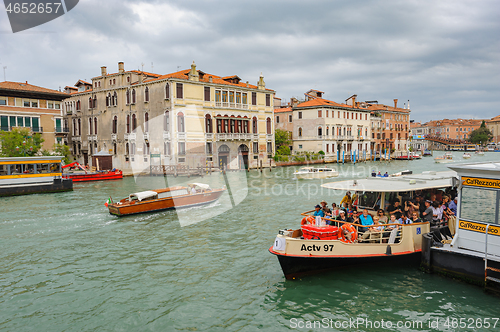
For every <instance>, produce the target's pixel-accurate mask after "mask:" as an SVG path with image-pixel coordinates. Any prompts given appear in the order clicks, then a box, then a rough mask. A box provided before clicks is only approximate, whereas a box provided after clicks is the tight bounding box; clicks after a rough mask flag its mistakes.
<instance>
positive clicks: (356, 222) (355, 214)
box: [347, 211, 367, 234]
mask: <svg viewBox="0 0 500 332" xmlns="http://www.w3.org/2000/svg"><path fill="white" fill-rule="evenodd" d="M347 221H348V222H350V223H351V224H354V225H355V226H356V230H357V231H358V233H359V234H362V233H364V232H365V231H366V230H367V228H365V227H360V226H361V220H360V219H359V215H358V212H357V211H354V212H353V213H352V216H351V217H349V218H347Z"/></svg>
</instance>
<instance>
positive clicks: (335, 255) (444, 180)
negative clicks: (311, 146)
mask: <svg viewBox="0 0 500 332" xmlns="http://www.w3.org/2000/svg"><path fill="white" fill-rule="evenodd" d="M456 183H457V179H456V173H455V172H452V171H448V172H424V173H422V174H416V175H413V174H410V175H402V176H398V177H389V178H367V179H359V180H348V181H340V182H332V183H327V184H323V185H322V187H325V188H328V189H333V190H340V191H351V192H352V191H355V192H356V194H357V196H358V206H357V207H358V211H361V210H362V209H367V210H368V211H369V213H370V214H372V216H373V215H374V214H375V213H374V212H375V211H376V210H377V209H378V208H381V209H384V208H385V207H386V206H387V204H388V202H391V201H394V200H395V199H399V200H402V199H403V198H407V197H410V198H411V197H413V196H414V195H415V194H416V191H420V190H426V189H433V188H435V189H445V188H450V187H453V186H454V185H456ZM311 212H312V211H309V212H305V213H302V214H301V216H302V217H303V219H302V220H303V222H301V223H302V224H303V225H302V226H301V228H300V229H284V230H280V231H279V232H278V235H277V236H276V239H275V241H274V244H273V246H272V247H271V248H269V252H270V253H272V254H274V255H276V256H277V258H278V260H279V262H280V265H281V269H282V270H283V274H284V275H285V277H286V278H287V279H293V278H296V277H299V276H301V275H306V274H312V273H317V272H321V271H325V270H334V269H337V268H340V267H343V266H349V265H361V266H365V265H366V264H371V263H377V264H381V263H389V264H398V263H407V262H411V261H413V262H415V263H416V264H417V265H418V264H419V262H420V255H421V250H422V234H424V233H428V232H429V231H430V224H429V222H420V223H413V224H407V225H401V224H394V223H393V224H384V225H381V226H378V227H383V230H379V231H380V232H379V234H377V233H376V232H373V234H368V235H369V237H367V238H366V239H365V240H364V241H363V240H362V239H361V241H362V242H361V241H360V238H359V237H358V233H359V231H360V225H358V224H352V223H349V222H342V221H338V220H331V219H328V218H321V217H316V218H317V219H315V218H313V217H312V216H311ZM308 218H309V219H308ZM308 221H309V222H310V223H311V224H310V225H308V224H307V222H308ZM326 223H333V224H335V223H336V224H337V226H333V225H330V226H326ZM372 235H373V238H372Z"/></svg>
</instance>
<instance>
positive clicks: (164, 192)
mask: <svg viewBox="0 0 500 332" xmlns="http://www.w3.org/2000/svg"><path fill="white" fill-rule="evenodd" d="M224 191H226V188H225V187H224V188H221V189H211V188H210V186H209V185H208V184H204V183H191V184H188V186H187V187H183V186H179V187H170V188H163V189H155V190H148V191H141V192H137V193H133V194H130V195H129V197H127V198H124V199H122V200H121V201H119V202H117V203H113V202H112V201H111V204H109V203H107V204H105V205H106V206H107V207H108V210H109V213H110V214H114V215H116V216H118V217H121V216H125V215H131V214H137V213H146V212H155V211H162V210H169V209H174V208H175V209H177V208H187V207H193V206H199V205H205V204H210V203H213V202H215V201H216V200H218V199H219V197H221V195H222V194H223V193H224ZM110 199H111V198H110Z"/></svg>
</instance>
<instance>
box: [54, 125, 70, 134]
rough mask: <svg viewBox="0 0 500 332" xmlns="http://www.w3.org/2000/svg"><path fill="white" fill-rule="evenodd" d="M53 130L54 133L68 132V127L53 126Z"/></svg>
mask: <svg viewBox="0 0 500 332" xmlns="http://www.w3.org/2000/svg"><path fill="white" fill-rule="evenodd" d="M54 130H55V132H56V134H69V128H68V127H55V128H54Z"/></svg>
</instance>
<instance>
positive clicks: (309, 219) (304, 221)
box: [300, 216, 316, 225]
mask: <svg viewBox="0 0 500 332" xmlns="http://www.w3.org/2000/svg"><path fill="white" fill-rule="evenodd" d="M315 222H316V219H314V217H311V216H307V217H304V218H302V221H301V222H300V224H301V225H307V224H311V225H314V223H315Z"/></svg>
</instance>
